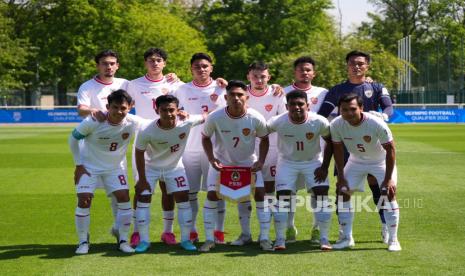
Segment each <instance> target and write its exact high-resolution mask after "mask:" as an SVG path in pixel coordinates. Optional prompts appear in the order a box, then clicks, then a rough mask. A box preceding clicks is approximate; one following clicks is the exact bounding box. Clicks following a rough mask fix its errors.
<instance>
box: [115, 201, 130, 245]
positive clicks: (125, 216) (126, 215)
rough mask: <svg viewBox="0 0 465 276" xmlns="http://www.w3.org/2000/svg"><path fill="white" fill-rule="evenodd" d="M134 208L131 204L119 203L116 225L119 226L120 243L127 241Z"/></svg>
mask: <svg viewBox="0 0 465 276" xmlns="http://www.w3.org/2000/svg"><path fill="white" fill-rule="evenodd" d="M131 218H132V208H131V202H129V201H128V202H121V203H118V213H117V214H116V223H117V225H119V229H118V232H119V241H127V240H128V234H129V228H130V227H131Z"/></svg>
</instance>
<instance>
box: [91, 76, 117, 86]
mask: <svg viewBox="0 0 465 276" xmlns="http://www.w3.org/2000/svg"><path fill="white" fill-rule="evenodd" d="M94 81H96V82H98V83H100V84H103V85H111V84H113V81H111V82H104V81H102V80H101V79H99V78H98V76H95V77H94Z"/></svg>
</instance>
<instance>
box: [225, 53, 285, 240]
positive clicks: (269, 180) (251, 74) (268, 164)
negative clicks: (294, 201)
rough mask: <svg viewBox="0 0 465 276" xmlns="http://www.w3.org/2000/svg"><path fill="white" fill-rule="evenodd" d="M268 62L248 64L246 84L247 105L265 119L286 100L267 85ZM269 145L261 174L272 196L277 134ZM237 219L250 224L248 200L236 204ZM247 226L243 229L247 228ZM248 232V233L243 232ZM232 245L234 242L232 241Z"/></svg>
mask: <svg viewBox="0 0 465 276" xmlns="http://www.w3.org/2000/svg"><path fill="white" fill-rule="evenodd" d="M268 69H269V67H268V64H266V63H264V62H261V61H259V62H254V63H252V64H250V65H249V68H248V73H247V80H248V81H249V82H250V85H249V86H248V90H247V93H248V96H249V99H248V100H247V106H248V107H250V108H253V109H255V110H256V111H258V112H259V113H260V114H261V115H263V117H264V118H265V120H267V121H268V120H269V119H271V117H273V116H276V115H279V114H281V113H284V112H286V102H285V100H284V95H283V94H282V93H280V94H276V90H277V87H276V85H268V81H269V80H270V79H271V75H270V73H269V71H268ZM268 139H269V141H270V146H269V150H268V154H267V155H266V159H265V164H264V165H263V169H262V174H263V180H264V181H265V194H266V195H267V196H272V197H274V192H275V182H274V180H275V174H276V162H277V160H278V149H277V135H276V134H275V133H274V134H271V135H270V136H268ZM259 143H260V139H256V142H255V154H257V155H258V154H259ZM238 209H239V210H238V211H239V221H240V223H241V224H243V223H244V224H245V225H248V224H250V215H251V212H252V209H251V204H250V201H246V202H240V203H239V204H238ZM249 228H250V227H249V226H245V227H243V229H249ZM245 234H250V233H245ZM232 244H233V245H234V242H233V243H232Z"/></svg>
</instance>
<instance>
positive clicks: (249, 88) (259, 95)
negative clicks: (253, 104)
mask: <svg viewBox="0 0 465 276" xmlns="http://www.w3.org/2000/svg"><path fill="white" fill-rule="evenodd" d="M268 89H269V87H268V85H267V86H266V88H265V91H263V93H262V94H255V93H254V90H253V89H252V86H251V85H247V92H249V93H250V94H252V95H253V96H255V97H262V96H265V95H266V93H268Z"/></svg>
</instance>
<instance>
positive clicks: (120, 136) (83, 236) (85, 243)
mask: <svg viewBox="0 0 465 276" xmlns="http://www.w3.org/2000/svg"><path fill="white" fill-rule="evenodd" d="M131 102H132V99H131V96H129V94H127V93H126V91H124V90H122V89H120V90H117V91H115V92H113V93H112V94H110V95H109V96H108V104H107V109H108V113H107V119H106V120H105V121H104V122H98V121H96V120H94V119H93V118H92V117H91V116H88V117H87V118H86V119H85V120H83V121H82V122H81V123H80V124H79V125H78V126H77V127H76V128H75V129H74V130H73V132H72V134H71V135H70V137H69V140H68V142H69V145H70V148H71V152H72V154H73V158H74V162H75V164H76V169H75V171H74V182H75V184H76V191H77V196H78V206H77V207H76V229H77V233H78V238H79V246H78V248H77V250H76V254H87V253H88V251H89V224H90V206H91V202H92V197H93V194H94V191H95V189H96V187H97V185H98V184H99V183H102V184H103V186H104V188H105V191H106V192H107V194H113V195H114V197H115V198H116V200H117V206H118V209H117V212H116V225H118V229H116V230H117V231H118V233H117V234H118V242H119V245H118V247H119V249H120V250H121V251H123V252H125V253H131V252H134V249H133V248H132V247H131V246H130V245H129V243H128V242H127V236H128V234H129V227H130V226H131V217H132V209H131V203H130V202H129V192H128V183H127V168H126V151H127V148H128V145H129V142H130V141H131V138H132V137H133V135H134V133H135V131H136V129H137V128H138V127H139V124H140V119H139V118H137V117H136V116H133V115H131V114H128V112H129V111H130V110H131V106H132V104H131ZM79 140H82V143H81V145H79Z"/></svg>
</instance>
